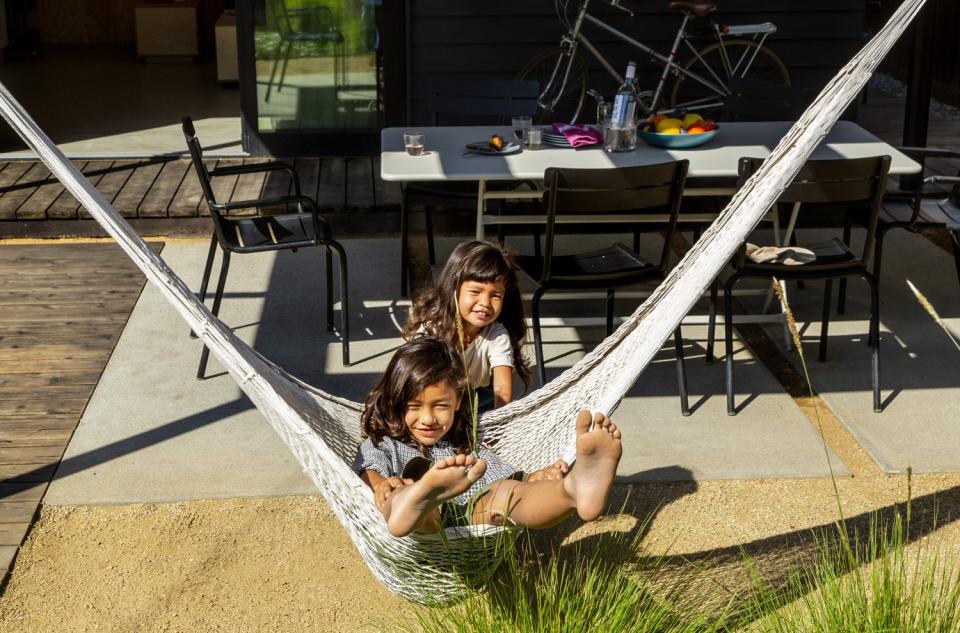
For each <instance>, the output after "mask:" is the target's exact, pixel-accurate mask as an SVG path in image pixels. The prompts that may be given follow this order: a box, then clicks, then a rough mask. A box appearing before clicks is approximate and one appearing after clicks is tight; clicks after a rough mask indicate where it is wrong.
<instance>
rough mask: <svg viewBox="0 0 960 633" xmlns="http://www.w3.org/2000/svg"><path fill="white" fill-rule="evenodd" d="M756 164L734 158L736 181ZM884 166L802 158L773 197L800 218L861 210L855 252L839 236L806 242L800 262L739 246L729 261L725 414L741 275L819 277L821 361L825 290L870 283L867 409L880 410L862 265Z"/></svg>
mask: <svg viewBox="0 0 960 633" xmlns="http://www.w3.org/2000/svg"><path fill="white" fill-rule="evenodd" d="M762 163H763V159H760V158H742V159H740V170H739V171H740V178H741V182H743V181H745V180H746V179H747V178H749V177H750V176H751V175H753V173H754V172H755V171H757V170H758V169H759V168H760V165H761V164H762ZM889 169H890V157H889V156H877V157H872V158H858V159H831V160H812V161H808V162H807V163H806V164H805V165H804V166H803V168H802V169H801V170H800V173H799V174H797V177H796V178H795V179H794V181H793V183H792V184H791V185H790V186H789V187H788V188H787V189H786V190H785V191H784V192H783V193H782V194H781V196H780V198H779V200H778V202H779V203H781V204H787V205H803V208H802V209H801V208H800V207H796V208H797V210H798V211H799V216H803V214H804V213H805V212H807V213H810V212H813V213H816V212H817V209H818V208H819V209H820V210H821V211H822V210H824V208H826V209H828V210H829V211H830V213H834V214H835V213H837V212H838V211H839V212H842V213H845V214H848V215H861V214H862V215H863V217H865V218H866V226H867V236H866V239H865V240H864V245H863V250H862V252H861V254H860V255H859V256H858V255H856V254H855V253H854V252H853V251H852V250H850V247H849V246H848V244H849V239H846V240H841V239H839V238H833V239H832V240H830V241H827V242H823V243H818V244H815V245H809V246H807V248H810V249H811V250H813V251H814V253H815V254H816V256H817V258H816V260H815V261H813V262H810V263H808V264H801V265H786V264H782V263H762V264H761V263H756V262H753V261H751V260H749V259H747V257H746V251H745V248H744V247H741V248H740V251H739V252H738V254H737V255H736V256H735V258H734V260H733V262H732V265H733V268H734V272H733V274H732V275H730V277H729V278H728V279H727V280H726V283H725V284H724V297H723V320H724V324H723V325H724V339H725V345H726V383H727V414H728V415H736V413H737V412H736V408H735V403H734V395H733V387H734V379H733V287H734V285H735V284H736V283H737V281H739V280H740V279H742V278H744V277H753V278H768V279H773V278H777V279H783V280H791V281H798V282H799V281H804V280H807V281H812V280H821V279H822V280H824V284H825V288H824V298H823V317H822V325H821V329H820V350H819V359H820V360H821V361H824V360H826V357H827V329H828V326H829V323H830V294H831V291H832V289H833V280H834V279H836V278H841V279H843V278H846V277H849V276H857V277H863V278H864V279H865V280H866V281H867V283H868V284H869V285H870V333H869V336H868V342H869V343H870V346H871V350H872V364H871V367H872V383H873V410H874V411H875V412H878V413H879V412H880V299H879V292H880V288H879V279H878V277H877V275H876V274H875V273H874V274H871V273H870V272H868V270H867V267H868V263H869V260H870V257H871V254H872V252H873V246H874V237H875V235H876V229H877V218H878V215H879V213H880V201H881V200H882V198H883V193H884V190H885V186H886V177H887V172H888V171H889ZM844 222H845V219H844V218H840V219H839V220H838V221H837V222H836V223H835V224H834V225H835V226H837V227H838V228H839V226H841V225H842V223H844ZM711 294H712V297H711V303H712V304H713V303H715V302H716V293H715V292H712V293H711ZM715 313H716V310H715V309H714V308H712V309H711V313H710V325H709V327H708V334H707V339H708V340H707V347H708V350H710V351H712V349H713V339H714V334H713V333H714V315H715ZM708 355H709V352H708Z"/></svg>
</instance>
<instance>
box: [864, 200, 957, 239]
mask: <svg viewBox="0 0 960 633" xmlns="http://www.w3.org/2000/svg"><path fill="white" fill-rule="evenodd" d="M912 218H913V203H912V202H911V201H908V200H887V201H885V202H884V203H883V206H882V207H880V222H881V223H882V224H887V225H890V224H901V225H902V224H909V223H910V220H911V219H912ZM917 224H918V225H923V226H927V227H938V228H946V229H950V230H951V231H955V230H958V229H960V207H958V206H957V205H956V204H955V203H954V202H953V201H952V200H951V199H950V198H944V199H943V200H935V199H932V198H931V199H924V200H922V201H921V202H920V214H919V215H918V216H917Z"/></svg>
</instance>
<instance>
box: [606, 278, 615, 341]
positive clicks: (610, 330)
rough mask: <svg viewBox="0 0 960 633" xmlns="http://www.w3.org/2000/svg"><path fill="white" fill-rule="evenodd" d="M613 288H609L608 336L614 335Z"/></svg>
mask: <svg viewBox="0 0 960 633" xmlns="http://www.w3.org/2000/svg"><path fill="white" fill-rule="evenodd" d="M613 300H614V290H613V288H607V336H610V335H611V334H613Z"/></svg>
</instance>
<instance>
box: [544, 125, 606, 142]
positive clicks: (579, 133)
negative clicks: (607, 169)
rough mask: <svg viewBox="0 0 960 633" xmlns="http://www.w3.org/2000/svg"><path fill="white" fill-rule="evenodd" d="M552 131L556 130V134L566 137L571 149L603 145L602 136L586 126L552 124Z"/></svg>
mask: <svg viewBox="0 0 960 633" xmlns="http://www.w3.org/2000/svg"><path fill="white" fill-rule="evenodd" d="M553 129H554V130H556V131H557V133H558V134H563V135H564V136H566V137H567V140H568V141H570V145H571V146H572V147H584V146H586V145H596V144H598V143H603V136H602V135H601V134H600V132H598V131H596V130H595V129H593V128H592V127H589V126H587V125H569V124H567V123H554V124H553Z"/></svg>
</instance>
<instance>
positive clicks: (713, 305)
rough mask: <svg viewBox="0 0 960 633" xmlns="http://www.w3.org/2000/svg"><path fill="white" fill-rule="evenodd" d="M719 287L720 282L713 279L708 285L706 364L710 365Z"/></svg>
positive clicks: (715, 328)
mask: <svg viewBox="0 0 960 633" xmlns="http://www.w3.org/2000/svg"><path fill="white" fill-rule="evenodd" d="M719 287H720V280H719V279H714V280H713V283H712V284H710V312H709V313H708V317H707V364H708V365H712V364H713V361H714V356H713V341H714V338H715V335H716V330H717V290H718V289H719Z"/></svg>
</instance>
